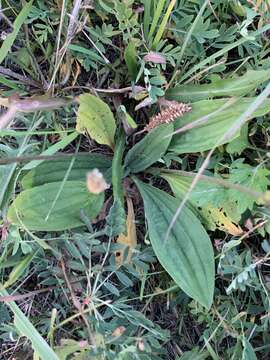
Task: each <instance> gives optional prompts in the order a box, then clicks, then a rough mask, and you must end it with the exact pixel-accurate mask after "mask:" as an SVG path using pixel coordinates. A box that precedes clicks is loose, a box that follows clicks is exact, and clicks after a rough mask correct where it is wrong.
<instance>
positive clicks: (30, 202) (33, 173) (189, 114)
mask: <svg viewBox="0 0 270 360" xmlns="http://www.w3.org/2000/svg"><path fill="white" fill-rule="evenodd" d="M269 77H270V72H269V71H254V72H253V74H252V77H251V76H250V74H248V76H247V75H244V76H242V77H239V78H236V79H235V78H234V79H231V80H230V81H229V80H226V81H225V82H224V83H223V86H221V85H220V84H219V83H216V84H214V83H211V84H209V85H200V86H199V85H198V86H194V85H185V86H183V87H181V86H180V87H176V88H174V89H170V90H169V91H168V92H167V94H166V97H167V100H164V104H165V105H166V106H165V109H163V110H162V111H161V112H160V113H159V114H158V115H156V116H154V117H153V118H151V120H150V122H149V124H148V125H147V126H146V127H145V129H144V130H143V131H142V133H143V134H144V133H147V134H146V135H144V136H143V138H142V139H141V140H140V141H138V142H137V143H135V145H134V146H131V147H130V146H129V143H130V141H129V137H128V136H127V135H125V133H124V130H122V129H121V127H122V125H121V123H120V122H118V124H117V121H116V120H115V117H114V115H113V113H112V111H111V110H110V108H109V106H108V105H107V104H106V103H104V102H103V101H102V100H101V99H99V98H97V97H95V96H94V95H91V94H83V95H81V96H80V97H79V103H80V105H79V110H78V118H77V132H78V133H83V134H86V135H89V136H90V137H91V138H92V139H94V140H95V141H96V142H97V143H99V144H101V145H105V146H109V147H110V148H111V149H112V151H113V153H114V155H113V157H112V158H110V157H106V156H104V155H101V154H94V153H91V154H89V155H85V154H84V155H80V156H78V155H76V154H74V157H73V158H72V159H70V157H62V158H60V159H56V160H54V161H43V162H42V163H41V164H38V166H36V167H33V168H32V169H31V170H30V171H26V173H25V174H24V176H23V177H22V179H21V189H22V191H21V192H20V193H19V194H18V195H17V197H16V198H15V200H14V201H13V203H12V204H11V206H10V207H9V211H8V214H7V219H8V221H9V222H10V223H12V224H16V225H18V226H21V227H23V228H25V229H28V230H30V231H62V230H70V229H73V228H76V227H82V226H85V223H86V221H85V219H87V221H91V220H93V219H94V218H96V217H97V215H98V214H99V213H100V212H101V210H102V208H103V204H104V199H105V196H104V190H105V189H106V188H107V184H108V183H112V188H113V205H112V207H111V210H110V214H109V216H108V217H107V227H106V229H105V231H103V233H102V234H103V235H107V236H112V237H116V236H118V235H120V234H122V233H125V226H124V225H125V222H123V221H122V223H121V218H122V217H123V216H124V215H123V214H125V203H126V197H127V191H126V190H125V186H124V184H126V183H127V181H126V180H127V179H129V182H130V181H132V182H133V184H134V185H135V186H136V188H137V190H138V192H139V193H140V195H141V197H142V200H143V205H144V212H145V221H146V223H147V228H148V232H149V239H150V242H151V246H152V248H153V250H154V252H155V254H156V256H157V258H158V260H159V262H160V264H161V265H162V266H163V267H164V269H165V270H166V271H167V272H168V273H169V275H170V276H171V277H172V278H173V280H174V281H175V283H176V284H177V285H178V286H179V287H180V288H181V289H182V290H183V291H184V292H185V293H186V294H188V295H189V296H190V297H191V298H193V299H194V300H196V301H198V302H199V303H200V304H201V305H203V306H204V307H205V308H207V309H209V308H210V307H211V305H212V302H213V296H214V281H215V262H214V251H213V247H212V244H211V241H210V238H209V236H208V233H207V231H206V230H215V229H216V228H218V229H219V230H222V231H226V232H228V233H231V234H233V235H239V234H241V228H239V227H238V226H237V225H236V224H234V221H233V219H230V217H229V216H228V213H229V212H226V214H225V213H224V212H223V211H222V210H221V207H220V206H215V205H214V204H213V203H212V205H209V202H208V201H205V202H203V201H202V197H204V196H205V195H204V194H205V193H207V192H209V190H210V188H211V191H217V192H219V193H220V192H221V191H225V189H226V188H227V187H228V186H232V185H231V184H229V185H228V184H226V182H224V181H223V180H222V179H218V178H215V177H213V176H210V175H211V174H209V176H206V175H204V176H203V178H202V179H201V180H200V181H199V184H198V185H197V187H196V188H195V191H194V192H192V193H191V195H190V196H189V198H188V200H187V202H186V203H185V205H184V207H183V209H182V211H181V213H180V216H178V217H175V214H176V213H177V211H178V206H179V202H180V201H181V199H183V198H184V197H185V195H186V194H187V192H188V190H189V187H190V185H191V182H192V178H193V177H195V176H196V174H193V173H185V172H183V171H179V170H174V171H172V170H169V169H166V167H165V166H164V163H165V164H166V161H164V160H163V159H166V154H167V155H168V154H169V155H170V156H174V157H176V156H178V155H179V154H184V153H191V152H194V153H195V152H202V151H207V150H210V149H212V148H213V147H215V146H217V145H218V146H220V145H224V144H227V143H232V142H233V141H235V139H237V138H240V136H241V131H240V130H241V129H239V128H237V129H236V131H234V132H229V134H230V136H227V137H225V138H224V137H222V136H223V134H225V133H227V132H228V131H229V130H230V129H231V127H233V126H235V124H237V121H238V118H239V116H240V115H241V113H243V112H244V111H245V109H246V108H248V107H249V106H251V105H252V104H253V103H254V101H255V99H256V98H252V97H245V95H246V94H247V93H250V91H252V90H253V89H255V88H256V87H257V86H258V85H259V84H260V83H262V82H263V81H264V80H265V79H266V78H269ZM251 78H252V81H250V79H251ZM232 94H233V95H235V97H234V98H233V100H232V99H231V98H229V97H226V96H227V95H228V96H230V95H232ZM213 97H215V99H213ZM192 99H195V100H196V101H195V102H193V103H191V104H189V105H187V104H185V103H182V102H181V101H189V102H191V101H192ZM269 111H270V100H269V99H268V100H265V101H264V102H263V103H262V104H261V105H260V106H259V107H257V109H256V111H254V112H253V113H252V116H251V115H250V116H248V118H247V119H246V120H248V119H250V118H251V117H255V116H263V115H264V114H266V113H267V112H269ZM117 126H118V128H119V130H116V129H117ZM135 138H136V137H135ZM220 139H222V141H220ZM154 164H158V165H159V166H158V167H157V166H156V167H153V165H154ZM93 169H98V170H99V171H98V172H97V170H94V172H91V173H90V178H88V180H87V181H86V173H87V172H89V171H90V170H93ZM93 174H94V176H95V177H96V178H95V179H93V178H91V176H92V175H93ZM146 175H147V177H146ZM212 175H213V174H212ZM149 177H150V179H151V181H150V182H151V183H152V184H151V183H149V181H147V180H146V179H148V178H149ZM63 179H64V180H63ZM156 179H159V181H155V180H156ZM161 180H163V181H164V180H166V181H167V182H168V184H169V185H170V187H171V190H172V192H173V194H174V196H173V195H170V194H168V193H167V192H165V191H164V190H161V189H159V188H158V186H157V185H155V184H158V183H160V181H161ZM89 181H90V182H91V181H92V185H91V184H90V186H89ZM93 181H94V186H93ZM104 184H105V186H104ZM209 184H210V185H209ZM89 190H90V191H89ZM242 190H243V189H242ZM262 190H264V189H262ZM256 194H258V193H256ZM256 194H255V195H256ZM251 195H254V194H251ZM255 197H256V196H255ZM253 201H255V200H254V198H253ZM117 223H118V225H119V224H120V225H121V226H115V225H117Z"/></svg>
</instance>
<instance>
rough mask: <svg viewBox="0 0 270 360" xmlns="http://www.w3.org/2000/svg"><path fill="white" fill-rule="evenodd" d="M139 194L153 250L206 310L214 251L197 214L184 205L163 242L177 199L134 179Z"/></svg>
mask: <svg viewBox="0 0 270 360" xmlns="http://www.w3.org/2000/svg"><path fill="white" fill-rule="evenodd" d="M134 181H135V183H136V185H137V186H138V189H139V191H140V193H141V195H142V198H143V203H144V209H145V218H146V220H147V223H148V229H149V237H150V241H151V244H152V247H153V250H154V252H155V254H156V256H157V258H158V260H159V262H160V263H161V265H162V266H163V267H164V268H165V270H166V271H167V272H168V273H169V274H170V276H171V277H172V278H173V279H174V281H175V282H176V284H177V285H178V286H179V287H180V288H181V289H182V290H183V291H184V292H186V293H187V294H188V295H189V296H190V297H192V298H193V299H195V300H197V301H198V302H199V303H200V304H202V305H203V306H205V307H206V308H207V309H209V308H210V307H211V304H212V301H213V293H214V280H215V267H214V252H213V248H212V245H211V242H210V239H209V236H208V234H207V232H206V231H205V229H204V228H203V226H202V225H201V223H200V221H199V220H198V219H197V217H196V216H195V215H194V214H193V213H192V211H190V210H189V209H188V208H187V207H185V208H184V209H183V211H182V213H181V216H180V217H178V219H177V221H176V222H175V224H174V226H173V229H172V230H171V232H170V233H169V236H168V239H167V240H166V242H165V237H166V233H167V230H168V228H169V225H170V223H171V221H172V219H173V216H174V214H175V213H176V211H177V208H178V206H179V201H177V199H175V198H173V197H172V196H170V195H168V194H166V193H165V192H164V191H161V190H159V189H156V188H154V187H152V186H150V185H146V184H144V183H143V182H141V181H139V180H137V179H134Z"/></svg>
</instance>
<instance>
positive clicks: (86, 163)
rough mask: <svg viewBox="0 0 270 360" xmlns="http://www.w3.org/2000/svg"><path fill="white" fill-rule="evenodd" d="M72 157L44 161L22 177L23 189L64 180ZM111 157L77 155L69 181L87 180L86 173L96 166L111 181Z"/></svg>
mask: <svg viewBox="0 0 270 360" xmlns="http://www.w3.org/2000/svg"><path fill="white" fill-rule="evenodd" d="M71 161H72V158H67V157H66V158H62V159H55V160H49V161H44V162H43V163H41V164H40V165H38V166H37V167H36V168H34V169H33V170H31V171H29V172H28V173H27V174H26V175H25V176H24V177H23V178H22V182H21V184H22V187H23V189H29V188H31V187H34V186H39V185H43V184H47V183H51V182H57V181H62V180H63V178H64V177H65V175H66V172H67V171H68V168H69V166H70V163H71ZM111 164H112V161H111V159H109V158H107V157H105V156H102V155H100V154H89V155H87V156H76V159H75V161H74V164H73V166H72V168H71V170H70V173H69V175H68V181H71V180H80V181H85V179H86V173H87V172H88V171H89V170H93V169H95V168H97V169H99V171H100V172H101V173H102V174H103V175H104V177H105V179H106V180H107V181H109V182H110V181H111Z"/></svg>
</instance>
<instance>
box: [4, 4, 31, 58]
mask: <svg viewBox="0 0 270 360" xmlns="http://www.w3.org/2000/svg"><path fill="white" fill-rule="evenodd" d="M32 2H33V1H30V2H29V3H27V4H26V5H25V6H24V7H23V9H22V11H21V12H20V13H19V15H18V16H17V18H16V20H15V21H14V24H13V31H12V33H11V34H9V35H8V36H7V37H6V39H5V40H4V42H3V44H2V46H1V49H0V64H1V63H2V61H3V60H4V59H5V57H6V56H7V54H8V53H9V51H10V49H11V47H12V45H13V43H14V41H15V39H16V37H17V35H18V33H19V31H20V28H21V26H22V25H23V23H24V22H25V20H26V19H27V16H28V15H29V13H30V10H31V8H32Z"/></svg>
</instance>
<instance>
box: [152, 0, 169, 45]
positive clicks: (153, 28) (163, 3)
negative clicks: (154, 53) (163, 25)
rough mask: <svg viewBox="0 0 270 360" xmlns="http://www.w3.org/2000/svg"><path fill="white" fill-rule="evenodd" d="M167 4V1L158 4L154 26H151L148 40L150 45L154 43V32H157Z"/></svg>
mask: <svg viewBox="0 0 270 360" xmlns="http://www.w3.org/2000/svg"><path fill="white" fill-rule="evenodd" d="M165 2H166V0H160V1H159V2H158V4H157V7H156V9H155V13H154V18H153V22H152V24H151V27H150V31H149V36H148V39H149V42H150V43H152V37H153V35H154V32H155V30H156V27H157V24H158V21H159V18H160V15H161V13H162V10H163V8H164V5H165Z"/></svg>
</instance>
